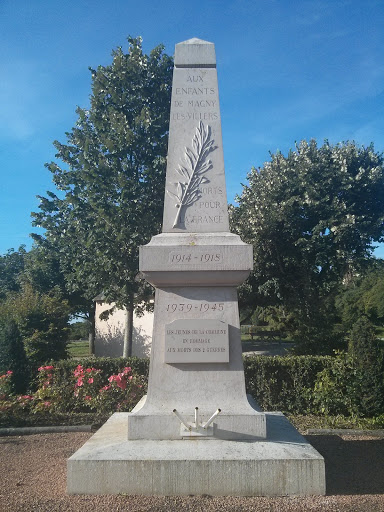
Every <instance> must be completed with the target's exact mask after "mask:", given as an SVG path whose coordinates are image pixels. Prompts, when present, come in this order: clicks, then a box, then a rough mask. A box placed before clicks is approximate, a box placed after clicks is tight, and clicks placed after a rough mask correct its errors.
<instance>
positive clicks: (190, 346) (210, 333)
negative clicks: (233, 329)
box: [164, 319, 229, 363]
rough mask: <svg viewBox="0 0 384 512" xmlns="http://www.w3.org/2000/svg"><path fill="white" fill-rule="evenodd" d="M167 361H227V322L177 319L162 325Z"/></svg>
mask: <svg viewBox="0 0 384 512" xmlns="http://www.w3.org/2000/svg"><path fill="white" fill-rule="evenodd" d="M164 348H165V350H164V354H165V356H164V359H165V362H166V363H227V362H228V361H229V337H228V324H227V323H225V322H223V321H221V320H201V319H198V320H196V319H194V320H190V319H179V320H175V321H174V322H172V323H170V324H167V325H166V326H165V347H164Z"/></svg>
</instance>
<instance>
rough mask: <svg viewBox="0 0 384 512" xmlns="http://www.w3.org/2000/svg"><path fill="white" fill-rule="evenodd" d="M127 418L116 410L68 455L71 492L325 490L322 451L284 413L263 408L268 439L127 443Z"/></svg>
mask: <svg viewBox="0 0 384 512" xmlns="http://www.w3.org/2000/svg"><path fill="white" fill-rule="evenodd" d="M128 416H129V413H115V414H114V415H113V416H112V417H111V418H110V419H109V420H108V421H107V423H105V425H104V426H103V427H102V428H101V429H100V430H99V431H98V432H96V434H94V436H93V437H92V438H91V439H90V440H89V441H88V442H87V443H85V445H84V446H82V448H80V449H79V450H78V451H77V452H76V453H75V454H74V455H72V457H71V458H70V459H69V460H68V480H67V488H68V493H70V494H144V495H163V496H172V495H175V496H181V495H184V496H187V495H201V494H208V495H211V496H296V495H297V496H301V495H302V496H306V495H323V494H325V472H324V459H323V457H321V455H320V454H319V453H318V452H317V451H316V450H315V449H314V448H313V447H312V446H311V445H310V444H309V443H308V442H307V441H306V440H305V439H304V438H303V437H302V436H301V435H300V434H299V433H298V432H297V430H296V429H295V428H294V427H293V426H292V425H291V424H290V423H289V421H288V420H287V419H286V418H285V417H284V416H283V415H282V414H281V413H266V414H265V416H266V420H267V438H266V439H265V440H263V441H246V440H243V441H228V440H226V441H224V440H220V439H215V440H213V439H211V440H209V441H207V440H205V439H193V440H178V441H176V440H172V441H167V440H163V441H158V440H156V441H154V440H137V441H127V423H128ZM154 421H156V419H155V418H154Z"/></svg>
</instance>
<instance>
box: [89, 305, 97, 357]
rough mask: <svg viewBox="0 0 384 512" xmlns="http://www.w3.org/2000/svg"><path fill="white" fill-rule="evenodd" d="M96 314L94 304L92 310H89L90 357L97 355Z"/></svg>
mask: <svg viewBox="0 0 384 512" xmlns="http://www.w3.org/2000/svg"><path fill="white" fill-rule="evenodd" d="M95 313H96V304H95V303H93V304H92V306H91V308H90V310H89V319H88V321H89V335H88V342H89V353H90V355H92V356H93V355H95V328H96V319H95Z"/></svg>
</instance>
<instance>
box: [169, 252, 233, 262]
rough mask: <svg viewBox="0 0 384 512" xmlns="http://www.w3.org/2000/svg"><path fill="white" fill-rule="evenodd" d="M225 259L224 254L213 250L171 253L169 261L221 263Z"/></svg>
mask: <svg viewBox="0 0 384 512" xmlns="http://www.w3.org/2000/svg"><path fill="white" fill-rule="evenodd" d="M222 261H223V255H222V254H221V253H211V252H203V253H198V254H196V252H193V253H192V252H187V253H181V252H175V251H172V252H171V253H169V263H185V264H197V263H221V262H222Z"/></svg>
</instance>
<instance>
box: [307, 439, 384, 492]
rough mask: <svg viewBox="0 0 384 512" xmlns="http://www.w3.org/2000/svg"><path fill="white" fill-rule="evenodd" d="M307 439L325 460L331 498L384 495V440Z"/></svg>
mask: <svg viewBox="0 0 384 512" xmlns="http://www.w3.org/2000/svg"><path fill="white" fill-rule="evenodd" d="M305 438H306V439H307V440H308V441H309V442H310V443H311V445H312V446H313V447H314V448H316V450H317V451H318V452H319V453H321V455H322V456H323V457H324V459H325V472H326V482H327V494H328V495H332V494H384V439H377V438H376V439H369V438H368V439H356V438H353V437H348V438H347V439H342V438H341V437H340V436H337V435H335V436H311V435H307V436H305Z"/></svg>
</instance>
